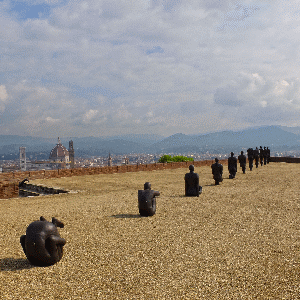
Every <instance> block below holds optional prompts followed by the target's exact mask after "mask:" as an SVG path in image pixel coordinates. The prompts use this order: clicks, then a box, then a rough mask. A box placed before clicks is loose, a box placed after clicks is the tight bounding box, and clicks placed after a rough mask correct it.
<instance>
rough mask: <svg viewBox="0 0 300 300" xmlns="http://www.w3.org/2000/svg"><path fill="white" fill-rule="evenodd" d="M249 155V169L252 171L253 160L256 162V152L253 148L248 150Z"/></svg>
mask: <svg viewBox="0 0 300 300" xmlns="http://www.w3.org/2000/svg"><path fill="white" fill-rule="evenodd" d="M247 155H248V162H249V169H250V171H252V169H253V160H254V151H253V149H252V148H249V149H248V150H247Z"/></svg>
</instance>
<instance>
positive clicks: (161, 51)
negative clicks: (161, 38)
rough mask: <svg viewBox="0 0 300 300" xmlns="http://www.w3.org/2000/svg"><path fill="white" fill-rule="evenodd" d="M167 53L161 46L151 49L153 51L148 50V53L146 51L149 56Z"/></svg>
mask: <svg viewBox="0 0 300 300" xmlns="http://www.w3.org/2000/svg"><path fill="white" fill-rule="evenodd" d="M164 52H165V51H164V49H163V48H161V47H160V46H155V47H153V48H151V49H148V50H147V51H146V53H147V54H148V55H149V54H152V53H164Z"/></svg>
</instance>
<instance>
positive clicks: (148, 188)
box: [144, 182, 151, 190]
mask: <svg viewBox="0 0 300 300" xmlns="http://www.w3.org/2000/svg"><path fill="white" fill-rule="evenodd" d="M144 190H151V183H150V182H145V184H144Z"/></svg>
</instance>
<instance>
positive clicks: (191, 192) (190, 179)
mask: <svg viewBox="0 0 300 300" xmlns="http://www.w3.org/2000/svg"><path fill="white" fill-rule="evenodd" d="M189 170H190V173H186V174H185V176H184V180H185V196H187V197H195V196H197V197H199V194H201V193H202V186H200V185H199V175H198V174H197V173H194V170H195V168H194V165H190V166H189Z"/></svg>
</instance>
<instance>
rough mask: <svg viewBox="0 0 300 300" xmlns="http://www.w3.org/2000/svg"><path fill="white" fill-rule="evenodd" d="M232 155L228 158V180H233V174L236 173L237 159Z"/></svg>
mask: <svg viewBox="0 0 300 300" xmlns="http://www.w3.org/2000/svg"><path fill="white" fill-rule="evenodd" d="M233 155H234V153H233V152H231V153H230V157H228V171H229V179H233V178H235V174H236V171H237V159H236V157H234V156H233Z"/></svg>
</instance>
